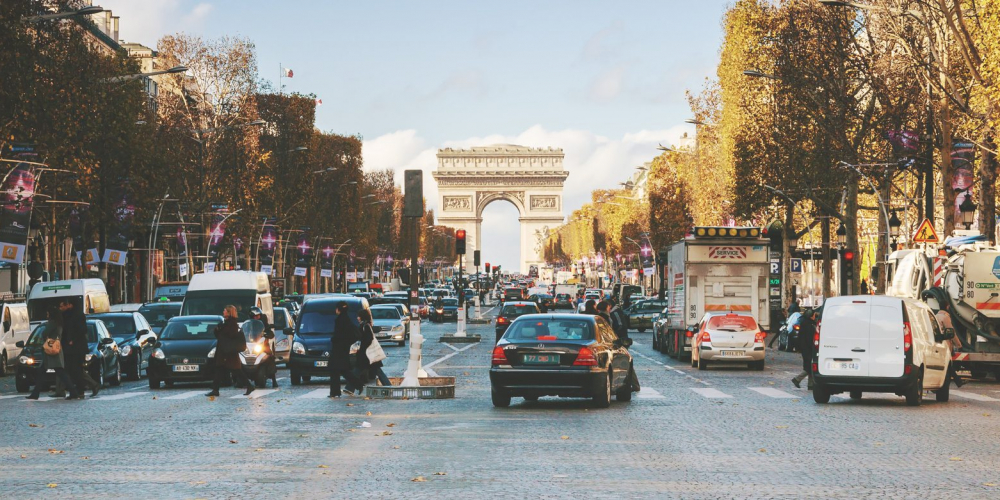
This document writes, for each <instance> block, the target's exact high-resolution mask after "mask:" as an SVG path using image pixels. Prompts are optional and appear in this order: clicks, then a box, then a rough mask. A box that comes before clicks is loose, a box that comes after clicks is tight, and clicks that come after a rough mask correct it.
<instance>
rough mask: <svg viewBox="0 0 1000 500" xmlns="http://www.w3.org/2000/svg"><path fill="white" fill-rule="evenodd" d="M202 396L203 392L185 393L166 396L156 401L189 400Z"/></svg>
mask: <svg viewBox="0 0 1000 500" xmlns="http://www.w3.org/2000/svg"><path fill="white" fill-rule="evenodd" d="M204 394H205V391H187V392H182V393H180V394H174V395H173V396H167V397H165V398H157V399H189V398H193V397H195V396H202V395H204Z"/></svg>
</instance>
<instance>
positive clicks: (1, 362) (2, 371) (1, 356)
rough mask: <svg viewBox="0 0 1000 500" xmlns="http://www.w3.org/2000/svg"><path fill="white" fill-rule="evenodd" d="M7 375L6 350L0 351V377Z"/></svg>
mask: <svg viewBox="0 0 1000 500" xmlns="http://www.w3.org/2000/svg"><path fill="white" fill-rule="evenodd" d="M6 375H7V351H4V352H0V377H4V376H6Z"/></svg>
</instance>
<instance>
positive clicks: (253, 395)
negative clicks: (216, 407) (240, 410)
mask: <svg viewBox="0 0 1000 500" xmlns="http://www.w3.org/2000/svg"><path fill="white" fill-rule="evenodd" d="M272 392H278V389H257V390H255V391H253V392H251V393H250V395H249V396H244V395H242V394H239V395H236V396H232V397H230V398H229V399H257V398H262V397H264V396H267V395H268V394H271V393H272Z"/></svg>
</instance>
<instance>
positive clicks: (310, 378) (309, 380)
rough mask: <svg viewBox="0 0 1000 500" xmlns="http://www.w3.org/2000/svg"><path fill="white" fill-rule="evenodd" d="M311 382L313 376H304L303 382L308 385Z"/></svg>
mask: <svg viewBox="0 0 1000 500" xmlns="http://www.w3.org/2000/svg"><path fill="white" fill-rule="evenodd" d="M311 381H312V377H311V376H309V375H303V376H302V382H304V383H306V384H308V383H309V382H311Z"/></svg>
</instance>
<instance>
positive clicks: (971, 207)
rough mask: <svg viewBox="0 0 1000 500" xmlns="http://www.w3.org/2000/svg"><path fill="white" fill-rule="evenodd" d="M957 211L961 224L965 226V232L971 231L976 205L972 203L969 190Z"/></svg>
mask: <svg viewBox="0 0 1000 500" xmlns="http://www.w3.org/2000/svg"><path fill="white" fill-rule="evenodd" d="M958 211H959V212H962V223H963V224H965V230H966V231H968V230H970V229H972V223H973V222H975V220H976V204H975V203H973V202H972V193H970V192H969V190H966V191H965V199H964V200H962V203H961V204H960V205H959V206H958Z"/></svg>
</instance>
